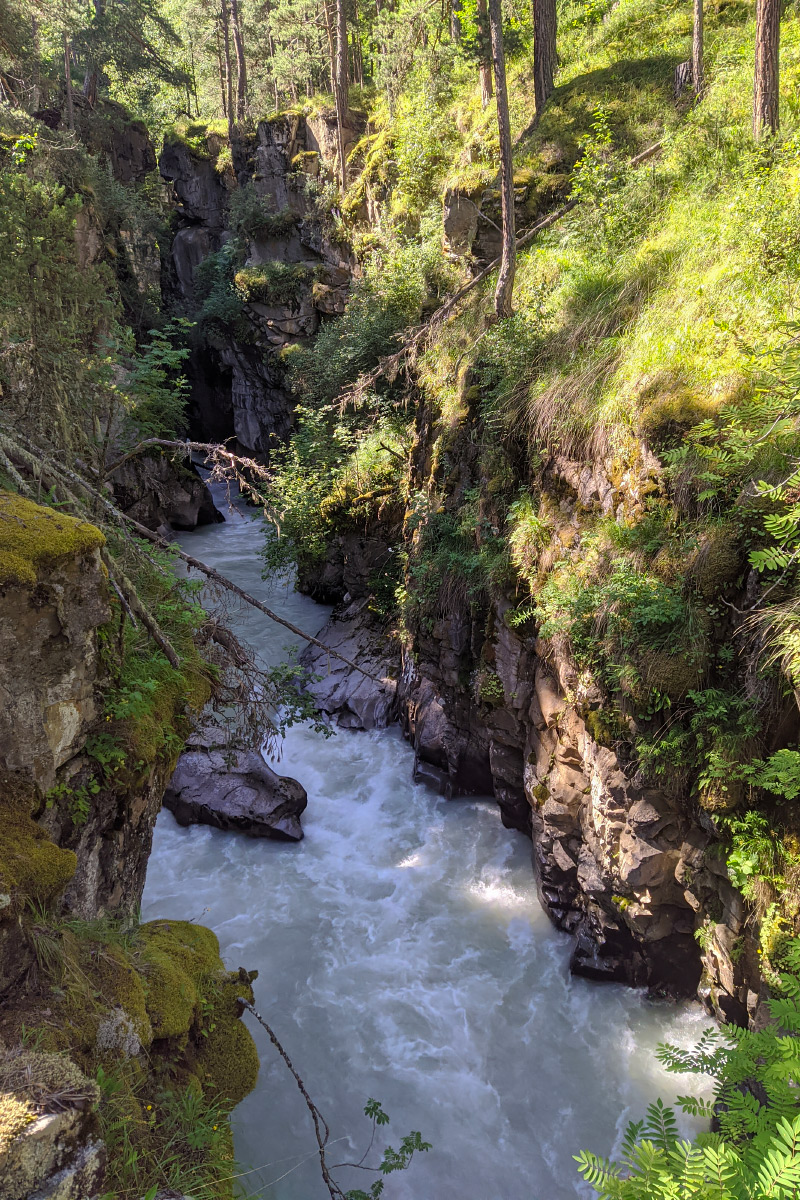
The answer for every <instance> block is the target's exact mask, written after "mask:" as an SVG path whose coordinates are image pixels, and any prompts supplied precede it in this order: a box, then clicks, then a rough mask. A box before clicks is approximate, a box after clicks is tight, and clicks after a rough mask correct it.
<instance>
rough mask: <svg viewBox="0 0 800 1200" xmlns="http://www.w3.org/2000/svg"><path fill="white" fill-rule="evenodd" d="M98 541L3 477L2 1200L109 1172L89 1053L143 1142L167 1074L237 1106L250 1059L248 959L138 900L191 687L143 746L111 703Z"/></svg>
mask: <svg viewBox="0 0 800 1200" xmlns="http://www.w3.org/2000/svg"><path fill="white" fill-rule="evenodd" d="M103 544H104V538H103V535H102V534H101V533H100V531H99V530H98V529H96V528H95V527H94V526H92V525H90V524H87V523H85V522H80V521H78V520H76V519H74V518H72V517H69V516H66V515H65V514H63V513H60V512H58V511H55V510H53V509H49V508H44V507H40V506H39V505H37V504H34V503H32V502H31V501H28V500H25V499H23V498H21V497H19V496H16V495H13V494H11V493H8V492H0V809H1V810H2V812H1V814H0V815H1V816H2V821H0V1002H2V1007H1V1008H0V1093H2V1092H8V1091H13V1092H14V1094H15V1096H16V1097H17V1099H16V1100H15V1101H14V1105H13V1106H12V1107H13V1112H12V1111H10V1110H9V1104H10V1103H11V1102H10V1100H8V1097H4V1103H5V1104H6V1107H5V1108H4V1110H3V1114H4V1115H3V1120H4V1125H3V1134H4V1136H3V1139H2V1145H0V1192H2V1195H3V1196H8V1197H9V1198H13V1200H17V1198H19V1200H23V1198H24V1197H26V1196H29V1195H34V1194H35V1195H36V1196H37V1197H41V1198H42V1200H45V1198H46V1197H52V1198H53V1200H55V1198H56V1197H58V1200H89V1197H91V1196H95V1195H98V1194H100V1193H101V1192H103V1191H104V1190H107V1189H105V1188H104V1182H103V1181H104V1179H105V1173H106V1164H107V1157H108V1156H107V1154H106V1149H105V1147H104V1144H103V1130H104V1129H106V1128H112V1127H113V1117H111V1118H109V1117H108V1115H107V1114H106V1118H105V1119H104V1121H103V1122H100V1121H99V1120H98V1115H97V1105H98V1101H99V1099H100V1091H99V1089H98V1087H97V1084H96V1083H95V1082H94V1076H95V1074H97V1073H98V1071H99V1069H100V1068H101V1067H102V1069H103V1071H104V1072H105V1078H108V1077H109V1074H111V1075H113V1077H114V1079H115V1080H116V1081H117V1082H116V1083H115V1090H114V1092H113V1093H111V1094H110V1095H106V1097H105V1100H104V1103H105V1104H106V1105H107V1106H108V1105H111V1106H112V1109H113V1111H114V1113H115V1114H116V1116H118V1117H119V1116H122V1117H123V1119H124V1120H125V1121H126V1122H128V1127H129V1136H130V1139H131V1144H132V1145H134V1146H135V1145H136V1144H137V1142H142V1150H143V1151H145V1150H146V1143H147V1139H148V1138H150V1137H152V1131H150V1121H149V1117H148V1114H149V1113H153V1112H155V1110H157V1109H158V1106H159V1105H163V1104H164V1103H165V1101H164V1099H163V1097H164V1094H165V1090H166V1092H169V1093H170V1094H173V1095H174V1094H176V1093H178V1092H180V1091H181V1090H182V1089H186V1088H190V1089H195V1092H196V1093H197V1094H198V1095H199V1094H201V1093H202V1094H205V1095H206V1096H208V1097H212V1098H219V1100H221V1101H223V1102H224V1104H225V1105H232V1104H234V1103H237V1102H238V1100H240V1099H242V1097H243V1096H244V1095H246V1094H247V1092H249V1091H250V1090H251V1089H252V1087H253V1086H254V1084H255V1078H256V1074H257V1071H258V1057H257V1054H256V1051H255V1046H254V1044H253V1041H252V1039H251V1037H250V1034H249V1033H248V1031H247V1030H246V1029H245V1027H244V1025H243V1024H242V1023H241V1022H240V1020H239V1017H240V1015H241V1005H240V1003H239V997H240V996H243V997H245V998H246V999H252V995H253V994H252V988H251V976H250V975H248V973H247V972H246V971H244V970H243V969H240V970H238V971H235V972H228V971H227V970H226V969H225V967H224V965H223V963H222V961H221V959H220V956H219V945H218V943H217V939H216V937H215V936H214V934H213V933H211V931H210V930H208V929H204V928H203V927H202V926H196V925H194V924H189V923H186V922H167V921H151V922H149V923H148V924H144V925H142V924H139V922H138V920H137V919H136V910H137V909H138V905H139V902H140V900H141V896H142V890H143V887H144V880H145V873H146V868H147V859H148V856H149V852H150V846H151V842H152V835H153V826H154V824H155V819H156V816H157V814H158V811H159V809H160V807H161V800H162V795H163V792H164V789H165V787H166V784H167V782H168V781H169V778H170V776H171V774H172V771H173V768H174V765H175V759H176V757H177V746H178V745H180V744H182V738H183V737H184V736H185V731H186V728H187V726H186V716H187V711H188V706H190V705H191V704H192V703H194V704H195V706H197V705H199V704H202V702H203V697H202V696H199V695H197V694H195V695H194V699H193V700H192V698H191V696H190V694H189V692H188V691H183V692H182V694H180V695H178V693H177V692H176V694H175V703H174V707H173V709H172V713H171V717H170V718H167V715H166V713H162V720H165V721H166V720H171V722H172V725H173V727H174V733H175V738H174V739H173V743H169V745H173V748H172V749H169V748H168V747H166V746H165V748H164V749H161V750H159V751H158V752H157V753H155V754H153V755H151V756H148V754H147V751H146V738H145V736H144V735H145V733H146V730H144V729H142V728H137V722H138V721H140V720H144V717H143V716H142V717H138V716H137V715H136V713H134V714H132V715H131V714H130V713H128V714H127V716H126V717H125V719H124V720H121V719H120V710H119V707H118V705H117V704H116V703H115V701H114V696H115V678H114V673H115V670H116V669H117V668H118V666H119V659H118V657H117V654H116V646H117V642H118V638H119V636H120V631H121V629H122V625H123V622H124V619H125V618H124V614H122V613H121V612H120V606H119V602H118V600H117V598H116V596H115V595H114V593H113V592H112V591H111V589H110V587H109V583H108V577H107V572H106V568H105V566H104V564H103V561H102V558H101V551H102V549H103ZM32 1038H35V1041H34V1042H33V1045H34V1047H35V1052H32V1051H31V1049H30V1047H31V1039H32ZM98 1077H101V1076H100V1075H98ZM111 1097H113V1099H112V1098H111ZM115 1106H116V1107H115ZM223 1119H224V1118H223V1116H222V1115H221V1116H220V1120H221V1121H222V1120H223ZM109 1120H110V1121H111V1125H109ZM9 1122H10V1124H9ZM225 1128H227V1126H225ZM221 1136H222V1135H221ZM151 1149H152V1148H151ZM115 1153H116V1154H119V1153H120V1150H119V1148H118V1147H117V1148H116V1150H115Z"/></svg>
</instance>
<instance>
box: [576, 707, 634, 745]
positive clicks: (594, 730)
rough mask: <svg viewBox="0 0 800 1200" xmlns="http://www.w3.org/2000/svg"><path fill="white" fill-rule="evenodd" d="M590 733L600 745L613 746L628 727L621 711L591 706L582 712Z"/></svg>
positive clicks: (626, 731)
mask: <svg viewBox="0 0 800 1200" xmlns="http://www.w3.org/2000/svg"><path fill="white" fill-rule="evenodd" d="M581 716H582V717H583V720H584V723H585V725H586V728H587V729H588V731H589V735H590V736H591V738H592V739H593V741H595V742H597V744H598V746H608V747H613V746H614V745H615V744H616V743H617V742H618V741H619V739H620V737H622V736H624V734H626V733H628V732H629V731H628V728H627V726H626V724H625V722H624V720H623V719H622V717H621V716H620V714H619V713H617V712H614V711H613V710H612V711H609V710H608V709H605V708H590V709H588V708H587V709H586V710H585V711H583V712H582V713H581Z"/></svg>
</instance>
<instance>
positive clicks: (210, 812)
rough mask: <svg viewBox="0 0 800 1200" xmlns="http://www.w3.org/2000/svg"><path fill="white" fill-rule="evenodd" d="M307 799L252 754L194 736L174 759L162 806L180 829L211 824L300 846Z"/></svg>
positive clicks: (293, 782)
mask: <svg viewBox="0 0 800 1200" xmlns="http://www.w3.org/2000/svg"><path fill="white" fill-rule="evenodd" d="M307 802H308V797H307V795H306V790H305V788H304V787H303V785H302V784H301V783H298V781H297V780H296V779H291V778H290V777H289V776H287V775H278V774H276V772H275V771H273V770H272V769H271V768H270V767H268V766H267V764H266V763H265V762H264V760H263V758H262V757H261V755H260V754H258V753H257V752H256V751H255V750H245V749H242V748H237V747H233V748H226V747H224V746H222V745H219V744H217V743H216V742H215V741H214V739H213V738H212V737H210V736H208V735H207V734H205V735H204V734H203V733H200V734H195V735H194V737H193V738H192V739H190V741H189V746H188V748H187V750H186V751H185V752H184V753H183V754H182V755H181V756H180V758H179V759H178V765H177V767H176V768H175V774H174V775H173V776H172V779H171V780H170V784H169V787H168V788H167V790H166V792H165V794H164V806H165V807H166V808H168V809H169V810H170V812H171V813H173V814H174V816H175V819H176V821H177V822H178V824H179V825H213V826H214V827H215V828H216V829H230V830H239V831H240V832H242V833H246V834H247V835H248V836H249V837H269V838H279V839H281V840H283V841H290V842H299V841H300V839H301V838H302V836H303V830H302V827H301V825H300V814H301V813H302V812H303V811H304V809H305V807H306V804H307Z"/></svg>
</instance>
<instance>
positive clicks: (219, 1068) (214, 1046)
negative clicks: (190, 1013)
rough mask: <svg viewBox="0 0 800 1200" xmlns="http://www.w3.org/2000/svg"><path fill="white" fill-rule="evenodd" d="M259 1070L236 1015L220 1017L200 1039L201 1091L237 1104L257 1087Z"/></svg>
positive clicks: (246, 1032)
mask: <svg viewBox="0 0 800 1200" xmlns="http://www.w3.org/2000/svg"><path fill="white" fill-rule="evenodd" d="M258 1067H259V1062H258V1051H257V1050H256V1045H255V1042H254V1041H253V1039H252V1037H251V1036H250V1031H249V1030H248V1029H247V1028H246V1027H245V1026H244V1025H243V1024H242V1022H241V1021H240V1020H239V1019H238V1018H237V1017H236V1016H235V1015H234V1016H230V1015H227V1016H224V1017H220V1018H219V1019H218V1020H217V1021H216V1022H215V1023H214V1028H213V1029H210V1030H209V1031H208V1036H207V1037H205V1038H203V1040H202V1045H201V1046H200V1048H199V1051H198V1054H197V1070H198V1073H199V1074H200V1077H201V1079H202V1080H203V1088H204V1090H205V1091H208V1092H210V1093H211V1095H213V1096H216V1097H218V1098H220V1099H224V1100H227V1101H229V1102H230V1103H231V1104H238V1103H239V1101H240V1100H243V1099H244V1098H245V1096H247V1095H249V1093H250V1092H252V1090H253V1088H254V1087H255V1086H256V1079H257V1078H258Z"/></svg>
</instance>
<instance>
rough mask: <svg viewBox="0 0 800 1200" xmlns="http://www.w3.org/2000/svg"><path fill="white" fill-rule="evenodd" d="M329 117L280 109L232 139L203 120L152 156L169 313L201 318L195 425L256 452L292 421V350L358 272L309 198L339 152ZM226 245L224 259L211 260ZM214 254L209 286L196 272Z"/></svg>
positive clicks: (338, 307) (194, 370) (192, 368)
mask: <svg viewBox="0 0 800 1200" xmlns="http://www.w3.org/2000/svg"><path fill="white" fill-rule="evenodd" d="M330 124H331V122H330V118H329V117H327V118H326V116H325V114H323V115H322V116H320V117H318V118H316V119H313V118H306V117H302V116H277V117H274V118H272V119H271V120H268V121H261V122H260V123H259V124H258V126H257V128H256V131H255V133H254V134H253V135H252V136H250V137H242V138H241V139H239V140H237V141H235V142H234V143H233V144H232V145H231V144H229V142H228V140H227V137H225V136H222V135H219V134H216V133H213V132H209V131H208V130H207V129H206V127H199V129H198V130H197V131H196V132H195V133H194V135H193V136H191V137H179V136H178V135H173V136H168V138H167V140H166V141H165V144H164V148H163V151H162V153H161V157H160V161H159V168H160V171H161V175H162V178H163V179H165V180H167V181H168V182H169V183H170V185H171V187H172V189H173V192H174V205H175V213H176V220H175V228H174V233H173V237H172V243H171V248H170V251H169V256H168V261H167V264H166V266H167V270H166V274H165V279H164V285H165V289H166V294H167V295H168V297H169V298H170V302H171V303H172V305H173V306H174V308H175V310H176V311H181V312H184V313H186V314H188V315H190V316H192V317H193V318H195V319H198V317H199V320H200V329H201V337H200V339H199V341H198V343H197V345H196V346H195V349H194V352H193V355H192V358H191V360H190V362H189V370H188V374H189V377H190V379H191V382H192V409H191V415H192V420H193V427H194V430H195V432H196V433H198V434H199V435H201V436H203V437H211V438H224V437H228V436H230V434H231V432H233V433H234V434H235V435H236V438H237V440H238V442H239V444H240V445H241V446H242V447H243V448H244V449H245V450H246V451H249V452H254V453H257V454H259V455H262V456H265V455H268V453H269V450H270V447H271V446H272V445H274V444H275V440H276V439H278V440H280V439H284V438H285V437H286V436H287V434H288V432H289V430H290V428H291V424H292V412H293V409H294V406H295V404H296V401H295V400H293V399H291V398H290V397H289V395H288V392H287V389H286V384H285V371H284V365H283V356H284V354H285V352H286V350H287V347H291V346H292V345H293V344H294V343H296V342H298V341H302V340H303V339H307V338H309V337H311V336H312V335H313V334H314V333H315V332H316V330H317V328H318V326H319V322H320V320H321V319H324V317H325V316H326V315H330V314H333V313H337V312H341V311H342V309H343V307H344V303H345V300H346V295H347V290H348V284H349V281H350V274H351V271H352V269H353V261H352V259H351V256H350V252H349V250H348V248H347V247H346V246H344V245H340V244H339V243H338V242H337V241H336V240H335V237H334V236H333V233H332V229H331V227H330V225H329V223H328V221H327V220H326V219H325V217H324V212H323V210H322V209H321V207H320V206H319V205H318V204H317V203H316V197H317V196H318V194H319V190H320V176H321V175H322V173H323V172H324V171H325V169H326V168H327V167H329V166H330V165H331V164H332V162H333V161H334V157H335V139H334V138H333V137H332V135H331V132H330ZM225 248H227V255H228V257H227V258H226V259H225V260H220V259H219V258H217V257H215V256H219V255H220V252H221V251H223V249H225ZM212 261H213V262H215V264H216V265H215V271H217V279H216V284H215V285H211V284H210V283H209V278H208V276H207V275H206V277H205V278H203V271H202V270H201V268H203V265H204V264H206V271H207V270H208V264H209V263H210V262H212ZM274 264H278V272H279V273H280V280H279V285H278V286H276V285H275V275H274ZM265 265H266V267H267V271H266V272H264V271H259V268H263V267H265ZM237 268H238V270H237ZM270 268H272V271H273V273H272V274H270ZM226 271H227V272H228V274H227V275H225V272H226ZM198 272H200V275H198ZM220 273H221V274H222V275H225V277H224V278H223V277H221V275H220ZM234 273H235V274H236V278H235V280H234V278H233V276H234ZM210 289H211V295H210V296H209V290H210ZM220 300H222V304H220ZM204 304H205V307H204ZM223 310H224V311H223Z"/></svg>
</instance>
